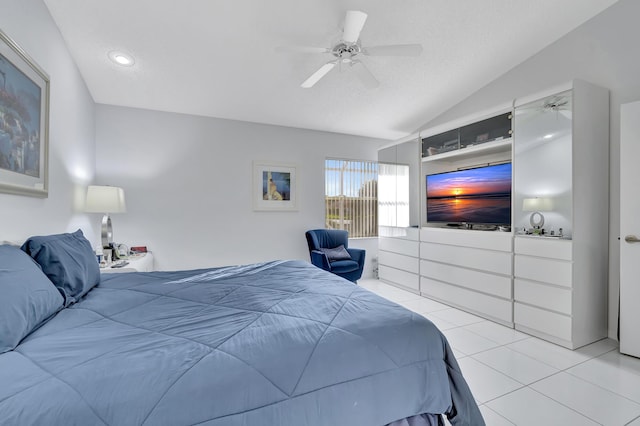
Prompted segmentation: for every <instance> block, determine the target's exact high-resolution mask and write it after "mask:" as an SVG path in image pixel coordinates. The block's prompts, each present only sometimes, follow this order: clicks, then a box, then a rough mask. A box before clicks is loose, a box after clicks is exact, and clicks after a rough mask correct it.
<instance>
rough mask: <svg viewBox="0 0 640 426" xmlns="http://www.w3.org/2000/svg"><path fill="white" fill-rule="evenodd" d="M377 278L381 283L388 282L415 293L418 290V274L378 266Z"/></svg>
mask: <svg viewBox="0 0 640 426" xmlns="http://www.w3.org/2000/svg"><path fill="white" fill-rule="evenodd" d="M378 277H379V278H380V279H381V280H383V281H388V282H391V283H394V284H397V285H399V286H401V287H406V288H408V289H411V290H415V291H419V290H420V277H419V275H418V274H412V273H410V272H407V271H401V270H400V269H395V268H391V267H389V266H384V265H380V266H378Z"/></svg>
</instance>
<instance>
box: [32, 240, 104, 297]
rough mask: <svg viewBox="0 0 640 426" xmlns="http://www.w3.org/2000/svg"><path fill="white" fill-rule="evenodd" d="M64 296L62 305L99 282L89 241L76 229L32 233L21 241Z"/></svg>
mask: <svg viewBox="0 0 640 426" xmlns="http://www.w3.org/2000/svg"><path fill="white" fill-rule="evenodd" d="M22 250H24V251H25V252H27V254H29V255H30V256H31V257H32V258H33V259H34V260H35V261H36V262H38V264H39V265H40V267H41V268H42V271H43V272H44V273H45V274H46V275H47V277H49V279H50V280H51V282H53V284H54V285H55V286H56V287H58V290H59V291H60V293H62V296H64V305H65V306H69V305H70V304H72V303H75V302H77V301H78V300H80V298H81V297H82V296H84V295H85V294H87V292H88V291H89V290H91V289H92V288H93V287H95V286H96V285H98V284H99V283H100V267H99V266H98V262H97V261H96V255H95V253H94V252H93V248H91V244H90V243H89V241H87V239H86V238H85V237H84V235H83V234H82V231H81V230H79V229H78V230H77V231H76V232H74V233H73V234H57V235H47V236H44V237H31V238H29V239H28V240H27V242H25V243H24V244H23V245H22Z"/></svg>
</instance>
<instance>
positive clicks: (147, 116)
mask: <svg viewBox="0 0 640 426" xmlns="http://www.w3.org/2000/svg"><path fill="white" fill-rule="evenodd" d="M385 142H386V141H382V140H375V139H368V138H361V137H355V136H347V135H340V134H335V133H325V132H317V131H310V130H301V129H294V128H288V127H278V126H269V125H261V124H253V123H246V122H240V121H231V120H222V119H215V118H206V117H197V116H190V115H183V114H173V113H165V112H157V111H149V110H141V109H133V108H124V107H116V106H107V105H97V108H96V146H97V148H96V149H97V172H96V176H97V178H96V182H97V183H98V184H108V185H116V186H122V187H123V188H124V190H125V194H126V202H127V213H126V214H121V215H113V216H112V221H113V227H114V238H115V240H116V241H118V242H123V243H126V244H129V245H147V246H148V247H149V249H150V250H153V252H154V256H155V259H156V267H157V268H158V269H162V270H172V269H189V268H199V267H209V266H222V265H229V264H240V263H251V262H260V261H266V260H272V259H290V258H291V259H304V260H308V258H309V255H308V249H307V245H306V240H305V237H304V233H305V231H306V230H307V229H312V228H323V227H324V161H325V159H326V158H327V157H333V158H348V159H358V160H376V158H377V149H378V147H379V146H380V145H381V144H383V143H385ZM254 160H258V161H274V162H280V163H287V164H295V165H297V178H298V180H297V184H298V192H297V197H298V205H299V210H298V211H296V212H262V211H253V206H252V170H253V169H252V161H254ZM99 219H100V218H99V215H95V219H94V220H95V221H96V222H97V221H99ZM96 238H97V237H96ZM96 242H97V239H96ZM350 246H353V247H362V248H365V249H367V260H368V262H367V263H368V264H367V266H366V269H365V273H366V274H367V275H371V270H372V267H371V266H370V261H371V259H372V258H373V257H377V239H369V240H351V241H350Z"/></svg>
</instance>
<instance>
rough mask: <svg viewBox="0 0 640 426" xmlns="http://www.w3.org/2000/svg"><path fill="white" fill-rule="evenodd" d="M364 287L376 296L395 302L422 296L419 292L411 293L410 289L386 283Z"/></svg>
mask: <svg viewBox="0 0 640 426" xmlns="http://www.w3.org/2000/svg"><path fill="white" fill-rule="evenodd" d="M365 288H367V289H368V290H371V291H372V292H374V293H376V294H377V295H378V296H382V297H384V298H387V299H389V300H391V301H392V302H396V303H400V302H405V301H408V300H416V299H420V298H421V297H422V296H420V295H419V294H415V293H411V292H410V291H406V290H402V289H401V288H397V287H393V286H390V285H386V284H383V285H379V286H370V287H365Z"/></svg>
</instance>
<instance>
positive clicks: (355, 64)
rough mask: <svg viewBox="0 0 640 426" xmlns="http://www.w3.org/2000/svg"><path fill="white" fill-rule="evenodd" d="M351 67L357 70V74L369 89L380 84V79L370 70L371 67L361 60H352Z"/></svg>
mask: <svg viewBox="0 0 640 426" xmlns="http://www.w3.org/2000/svg"><path fill="white" fill-rule="evenodd" d="M351 67H352V68H353V70H354V71H355V72H356V75H357V76H358V78H359V79H360V81H361V82H362V84H364V86H365V87H366V88H367V89H373V88H376V87H378V86H379V85H380V82H379V81H378V79H377V78H376V77H375V76H374V75H373V74H371V71H369V69H368V68H367V67H365V66H364V64H363V63H362V62H361V61H358V60H355V61H352V62H351Z"/></svg>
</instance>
